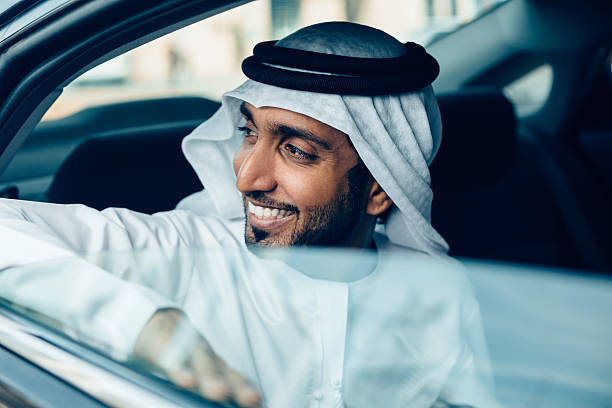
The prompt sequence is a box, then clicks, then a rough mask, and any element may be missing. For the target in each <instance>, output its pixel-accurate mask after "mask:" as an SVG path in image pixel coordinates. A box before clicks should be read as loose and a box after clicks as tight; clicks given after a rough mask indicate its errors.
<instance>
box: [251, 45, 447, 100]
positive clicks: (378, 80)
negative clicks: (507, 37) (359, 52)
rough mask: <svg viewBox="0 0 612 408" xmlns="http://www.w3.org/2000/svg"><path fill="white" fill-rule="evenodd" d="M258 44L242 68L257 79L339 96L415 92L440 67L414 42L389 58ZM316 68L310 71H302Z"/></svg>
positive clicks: (433, 78)
mask: <svg viewBox="0 0 612 408" xmlns="http://www.w3.org/2000/svg"><path fill="white" fill-rule="evenodd" d="M275 43H276V41H266V42H262V43H259V44H257V45H256V46H255V48H253V55H252V56H250V57H248V58H246V59H245V60H244V61H242V72H244V74H245V75H246V76H247V77H249V78H251V79H253V80H255V81H257V82H262V83H265V84H269V85H275V86H279V87H282V88H289V89H296V90H300V91H310V92H321V93H334V94H341V95H385V94H395V93H402V92H409V91H416V90H419V89H421V88H424V87H426V86H427V85H429V84H431V83H432V82H433V81H434V80H435V79H436V77H437V76H438V74H439V72H440V66H439V65H438V62H437V61H436V60H435V58H434V57H432V56H431V55H429V54H428V53H427V51H425V49H424V48H423V47H422V46H420V45H418V44H416V43H413V42H408V43H406V44H405V46H406V53H405V54H404V55H401V56H399V57H393V58H361V57H346V56H343V55H334V54H325V53H320V52H313V51H305V50H298V49H294V48H286V47H278V46H276V45H274V44H275ZM303 70H307V71H315V72H304V71H303Z"/></svg>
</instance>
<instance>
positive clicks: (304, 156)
mask: <svg viewBox="0 0 612 408" xmlns="http://www.w3.org/2000/svg"><path fill="white" fill-rule="evenodd" d="M285 150H286V151H287V152H289V154H290V155H291V156H293V157H294V158H296V159H298V160H309V161H315V160H316V159H317V156H315V155H314V154H310V153H306V152H305V151H303V150H302V149H300V148H299V147H296V146H294V145H292V144H290V143H287V144H286V145H285Z"/></svg>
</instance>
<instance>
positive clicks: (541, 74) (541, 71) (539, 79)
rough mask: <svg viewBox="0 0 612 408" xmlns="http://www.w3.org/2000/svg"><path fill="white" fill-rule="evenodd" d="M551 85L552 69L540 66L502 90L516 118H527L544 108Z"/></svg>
mask: <svg viewBox="0 0 612 408" xmlns="http://www.w3.org/2000/svg"><path fill="white" fill-rule="evenodd" d="M552 84H553V69H552V66H551V65H550V64H542V65H540V66H538V67H536V68H534V69H532V70H530V71H529V72H527V73H525V74H523V75H522V76H520V77H519V78H516V79H515V80H513V81H512V82H510V83H509V84H508V85H506V86H505V87H504V88H503V92H504V95H506V97H507V98H508V99H509V100H510V102H512V104H513V105H514V108H515V111H516V114H517V116H519V117H522V116H528V115H530V114H532V113H535V112H537V111H538V110H539V109H540V108H541V107H543V106H544V104H545V103H546V101H547V100H548V96H549V95H550V90H551V89H552Z"/></svg>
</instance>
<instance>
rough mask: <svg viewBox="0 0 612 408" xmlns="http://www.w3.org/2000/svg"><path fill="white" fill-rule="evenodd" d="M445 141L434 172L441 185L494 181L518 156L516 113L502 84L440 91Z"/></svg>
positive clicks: (453, 187)
mask: <svg viewBox="0 0 612 408" xmlns="http://www.w3.org/2000/svg"><path fill="white" fill-rule="evenodd" d="M438 104H439V106H440V114H441V115H442V144H441V146H440V150H439V151H438V155H437V156H436V158H435V160H434V161H433V163H432V165H431V167H430V172H431V180H432V186H433V188H434V189H436V190H447V191H465V190H472V189H475V188H479V187H482V186H486V185H489V184H493V183H495V182H496V181H497V180H499V179H500V178H501V177H502V176H503V175H504V173H505V172H506V171H507V170H508V169H509V168H510V166H511V165H512V164H513V162H514V160H515V159H516V144H517V134H516V117H515V115H514V108H513V106H512V104H511V103H510V101H508V99H506V97H505V96H504V95H503V94H502V93H501V91H500V90H497V89H481V88H477V89H476V88H475V89H464V90H461V91H458V92H453V93H446V94H440V95H438Z"/></svg>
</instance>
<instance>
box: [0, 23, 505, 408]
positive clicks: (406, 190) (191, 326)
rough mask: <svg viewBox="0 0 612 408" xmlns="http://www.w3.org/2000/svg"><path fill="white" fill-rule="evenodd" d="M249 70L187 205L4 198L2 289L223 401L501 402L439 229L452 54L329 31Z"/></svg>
mask: <svg viewBox="0 0 612 408" xmlns="http://www.w3.org/2000/svg"><path fill="white" fill-rule="evenodd" d="M243 71H244V72H245V74H246V75H247V76H248V77H249V78H250V79H249V80H248V81H246V82H245V83H244V84H242V85H241V86H240V87H238V88H237V89H235V90H233V91H230V92H228V93H226V94H225V95H224V96H223V98H222V106H221V108H220V109H219V110H218V111H217V112H216V113H215V114H214V115H213V117H211V118H210V119H209V120H208V121H206V122H205V123H203V124H202V125H200V126H199V127H198V128H196V129H195V130H194V132H193V133H192V134H190V135H189V136H187V137H186V138H185V140H184V142H183V151H184V153H185V155H186V157H187V159H188V160H189V162H190V163H191V164H192V166H193V168H194V169H195V171H196V173H197V174H198V176H199V177H200V179H201V180H202V182H203V184H204V186H205V190H204V191H201V192H198V193H195V194H193V195H191V196H189V197H187V198H185V199H184V200H183V201H182V202H181V203H180V204H179V206H178V209H177V210H175V211H170V212H166V213H159V214H154V215H152V216H149V215H145V214H139V213H135V212H132V211H129V210H125V209H107V210H104V211H102V212H98V211H96V210H93V209H90V208H86V207H83V206H60V205H53V204H47V203H32V202H20V201H14V200H1V202H0V237H2V239H3V242H4V243H5V248H7V249H8V250H7V251H6V253H3V256H2V259H1V260H0V261H1V264H0V269H2V268H5V270H4V271H3V272H2V273H1V274H0V296H3V297H6V298H8V299H10V300H11V301H13V302H15V303H17V304H21V305H24V306H27V307H30V308H32V309H35V310H39V311H44V312H45V313H48V314H51V315H52V316H53V317H55V318H57V319H59V320H61V321H63V322H68V323H69V324H70V325H71V326H73V327H77V328H78V329H79V330H80V331H82V332H85V333H87V335H88V336H89V337H94V338H97V339H98V340H100V341H102V342H104V343H107V344H110V345H111V346H112V348H113V350H114V351H115V353H116V355H118V356H119V358H125V356H126V355H130V354H131V355H134V356H136V357H137V358H140V359H144V360H146V361H147V362H148V363H152V364H154V365H155V366H157V367H158V368H159V369H161V370H162V371H164V372H165V373H166V374H167V375H168V376H169V377H170V379H172V380H173V381H174V382H176V383H177V384H180V385H182V386H184V387H188V388H191V389H193V390H195V391H197V392H200V393H201V394H203V395H205V396H206V397H208V398H211V399H214V400H219V401H230V400H231V401H234V402H237V403H238V404H240V405H242V406H258V405H260V404H262V403H264V404H265V405H267V406H270V407H278V408H281V407H309V406H322V407H340V406H345V405H346V406H351V407H371V406H374V405H381V406H391V407H392V406H398V407H400V406H401V407H404V406H418V407H429V406H431V405H432V404H439V403H441V402H440V401H448V402H449V403H452V404H470V405H474V406H478V407H495V406H496V403H495V400H494V398H493V397H492V394H491V390H490V388H491V387H490V386H491V384H490V367H489V363H488V356H487V353H486V346H485V342H484V339H483V336H482V329H481V325H480V314H479V311H478V305H477V303H476V301H475V299H474V296H473V292H472V289H471V286H470V285H469V282H467V280H466V278H465V276H464V275H463V274H462V272H461V271H458V270H457V268H456V264H454V263H453V262H452V260H450V259H449V258H448V257H447V256H446V252H447V249H448V248H447V245H446V243H445V242H444V240H443V239H442V238H441V237H440V236H439V234H438V233H437V232H436V231H435V230H434V229H433V227H432V226H431V223H430V209H431V200H432V192H431V188H430V186H429V184H430V179H429V170H428V165H429V164H430V163H431V161H432V160H433V158H434V156H435V154H436V151H437V149H438V147H439V144H440V139H441V125H440V115H439V111H438V107H437V103H436V100H435V97H434V94H433V91H432V88H431V82H432V81H433V80H434V79H435V77H436V76H437V74H438V65H437V63H436V61H435V60H434V59H433V57H431V56H430V55H429V54H427V53H426V51H425V50H424V49H423V48H422V47H420V46H418V45H416V44H413V43H408V44H403V43H401V42H399V41H397V40H395V39H394V38H393V37H391V36H389V35H388V34H386V33H384V32H382V31H379V30H376V29H373V28H370V27H366V26H362V25H358V24H351V23H323V24H317V25H314V26H310V27H306V28H303V29H301V30H299V31H297V32H296V33H294V34H291V35H289V36H288V37H286V38H284V39H282V40H280V41H278V42H276V43H271V42H267V43H261V44H259V45H258V46H257V47H256V48H255V49H254V55H253V56H252V57H249V58H247V59H246V60H245V61H244V62H243ZM377 220H379V221H380V223H379V224H377ZM194 247H195V248H206V251H202V252H198V253H196V254H195V256H188V257H186V256H184V252H185V251H184V250H185V249H186V248H187V249H189V248H194ZM266 247H291V248H296V247H298V248H303V247H307V248H309V252H303V251H302V252H297V253H294V252H292V253H290V254H289V255H288V256H284V257H283V256H281V257H280V258H278V257H276V256H272V257H267V256H265V255H262V254H261V253H260V251H257V250H254V249H259V248H266ZM313 247H334V248H336V250H338V248H362V249H372V250H375V251H376V252H373V253H367V254H365V255H363V253H365V252H368V251H365V250H364V251H359V252H358V253H351V254H350V255H349V256H345V257H340V256H337V252H333V253H332V256H331V257H330V256H329V252H325V251H324V252H321V253H318V252H316V251H312V250H311V248H313ZM32 248H35V249H36V250H35V251H32ZM143 249H148V250H149V252H147V253H146V254H145V255H146V256H143V255H141V254H140V253H139V252H135V251H142V250H143ZM151 249H153V250H155V251H154V252H153V254H151V251H150V250H151ZM109 250H114V251H124V252H122V253H125V251H126V250H128V251H132V252H128V255H127V256H119V255H115V254H114V253H113V252H111V253H110V254H106V253H103V252H104V251H107V252H108V251H109ZM338 251H339V250H338ZM61 257H65V258H68V261H66V262H64V263H62V264H61V265H60V266H58V267H56V268H53V269H52V270H51V273H49V270H45V268H41V267H40V266H37V265H33V266H31V265H32V264H33V263H34V262H36V261H38V262H41V261H45V260H46V261H48V260H53V259H58V258H61ZM338 259H340V260H341V261H342V262H338ZM434 260H436V261H437V262H433V261H434ZM42 265H45V264H44V263H43V264H42ZM9 267H12V268H9ZM73 286H74V287H78V288H79V290H78V291H74V292H66V291H67V290H68V289H67V288H70V287H73ZM49 287H52V288H53V290H51V291H50V290H48V288H49ZM41 293H48V294H49V295H48V296H40V294H41ZM213 350H214V351H213ZM257 390H258V391H257Z"/></svg>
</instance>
